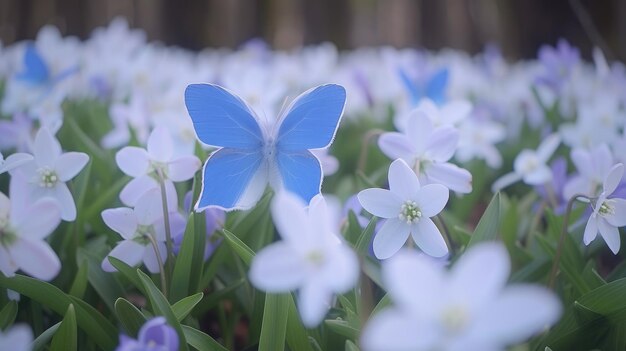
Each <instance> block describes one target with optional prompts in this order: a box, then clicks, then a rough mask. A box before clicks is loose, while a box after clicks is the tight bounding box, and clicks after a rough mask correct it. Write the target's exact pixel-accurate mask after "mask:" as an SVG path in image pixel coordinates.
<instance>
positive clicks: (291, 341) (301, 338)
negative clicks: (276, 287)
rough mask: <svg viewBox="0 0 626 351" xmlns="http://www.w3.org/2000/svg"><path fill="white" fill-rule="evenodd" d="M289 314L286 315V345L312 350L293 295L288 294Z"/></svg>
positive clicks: (290, 347) (304, 350) (299, 349)
mask: <svg viewBox="0 0 626 351" xmlns="http://www.w3.org/2000/svg"><path fill="white" fill-rule="evenodd" d="M288 304H289V314H288V316H287V321H288V323H287V345H288V346H289V349H291V350H298V351H313V347H312V346H311V343H310V342H309V336H308V334H307V332H306V329H305V328H304V326H303V325H302V321H301V320H300V315H298V309H297V308H296V303H295V301H294V299H293V296H292V295H291V294H289V301H288Z"/></svg>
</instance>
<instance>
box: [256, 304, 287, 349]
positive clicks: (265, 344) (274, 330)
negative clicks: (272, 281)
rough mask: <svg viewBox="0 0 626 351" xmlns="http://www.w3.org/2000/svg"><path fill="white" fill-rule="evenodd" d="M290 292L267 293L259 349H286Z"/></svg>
mask: <svg viewBox="0 0 626 351" xmlns="http://www.w3.org/2000/svg"><path fill="white" fill-rule="evenodd" d="M290 297H291V295H290V294H266V295H265V307H264V309H263V323H262V325H261V336H260V340H259V351H282V350H284V349H285V336H286V333H287V316H288V314H289V298H290Z"/></svg>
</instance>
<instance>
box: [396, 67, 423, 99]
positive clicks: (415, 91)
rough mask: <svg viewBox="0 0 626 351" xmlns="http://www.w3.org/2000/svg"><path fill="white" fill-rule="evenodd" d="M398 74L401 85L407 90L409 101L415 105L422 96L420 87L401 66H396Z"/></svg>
mask: <svg viewBox="0 0 626 351" xmlns="http://www.w3.org/2000/svg"><path fill="white" fill-rule="evenodd" d="M398 75H399V76H400V80H401V81H402V85H404V88H405V89H406V90H407V91H408V92H409V96H410V98H411V103H412V104H413V105H414V106H416V105H417V103H418V102H419V100H420V99H421V98H422V93H421V92H420V89H419V88H418V87H417V85H416V84H415V82H414V81H413V80H412V79H411V77H409V75H408V74H407V73H406V71H405V70H403V69H402V68H398Z"/></svg>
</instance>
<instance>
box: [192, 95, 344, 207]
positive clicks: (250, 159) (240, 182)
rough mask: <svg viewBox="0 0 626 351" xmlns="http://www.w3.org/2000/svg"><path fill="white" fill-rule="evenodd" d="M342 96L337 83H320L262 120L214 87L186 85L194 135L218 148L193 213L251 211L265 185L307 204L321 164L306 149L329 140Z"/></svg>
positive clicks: (317, 188)
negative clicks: (269, 118)
mask: <svg viewBox="0 0 626 351" xmlns="http://www.w3.org/2000/svg"><path fill="white" fill-rule="evenodd" d="M345 96H346V94H345V90H344V88H343V87H341V86H339V85H333V84H329V85H322V86H319V87H317V88H314V89H311V90H309V91H307V92H305V93H303V94H302V95H300V96H299V97H298V98H296V99H295V100H294V101H293V102H292V103H291V105H290V106H289V107H288V108H287V109H286V110H285V112H284V113H283V114H282V115H281V116H280V117H279V118H278V119H276V120H275V121H274V122H264V121H261V120H260V119H259V117H258V116H257V115H256V114H255V113H254V112H253V110H252V109H251V108H250V107H249V106H248V105H247V104H246V103H245V102H244V101H243V100H242V99H240V98H239V97H237V96H236V95H234V94H233V93H231V92H229V91H228V90H226V89H224V88H222V87H220V86H218V85H213V84H192V85H189V86H188V87H187V90H186V91H185V104H186V105H187V110H188V111H189V115H190V116H191V119H192V121H193V124H194V128H195V130H196V134H197V135H198V138H199V139H200V141H202V142H203V143H204V144H207V145H210V146H215V147H218V148H219V149H218V150H217V151H215V152H214V153H213V154H212V155H211V156H210V157H209V159H208V160H207V162H206V163H205V166H204V173H203V188H202V193H201V196H200V198H199V200H198V202H197V203H196V205H195V208H196V210H202V209H204V208H208V207H217V208H221V209H225V210H231V209H247V208H250V207H252V206H254V204H255V203H256V202H257V201H258V199H259V198H260V196H261V195H262V194H263V191H264V190H265V187H266V185H267V184H269V185H270V186H272V187H273V188H276V189H280V188H286V189H287V190H289V191H291V192H293V193H295V194H297V195H299V196H300V197H301V198H302V199H303V200H304V201H307V202H308V201H309V200H310V199H311V198H312V197H313V196H315V195H316V194H318V193H319V191H320V188H321V182H322V171H321V167H320V163H319V161H318V160H317V158H316V157H315V156H314V155H313V154H312V153H311V152H310V151H309V150H310V149H319V148H325V147H327V146H328V145H329V144H330V143H331V142H332V139H333V137H334V135H335V132H336V130H337V126H338V124H339V120H340V118H341V115H342V114H343V109H344V105H345Z"/></svg>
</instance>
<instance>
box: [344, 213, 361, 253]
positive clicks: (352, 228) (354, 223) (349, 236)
mask: <svg viewBox="0 0 626 351" xmlns="http://www.w3.org/2000/svg"><path fill="white" fill-rule="evenodd" d="M362 231H363V228H361V225H360V224H359V220H358V219H357V217H356V214H355V213H354V211H352V210H350V211H349V212H348V230H347V231H346V235H345V237H346V240H347V241H348V242H349V243H350V244H351V245H352V246H353V247H356V243H357V242H358V240H359V237H360V236H361V232H362Z"/></svg>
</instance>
